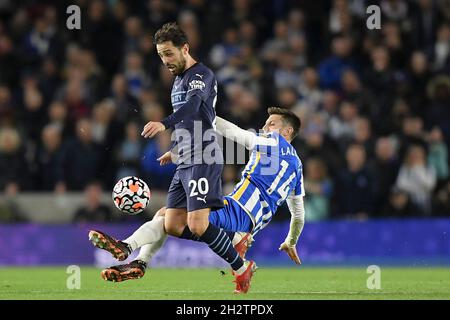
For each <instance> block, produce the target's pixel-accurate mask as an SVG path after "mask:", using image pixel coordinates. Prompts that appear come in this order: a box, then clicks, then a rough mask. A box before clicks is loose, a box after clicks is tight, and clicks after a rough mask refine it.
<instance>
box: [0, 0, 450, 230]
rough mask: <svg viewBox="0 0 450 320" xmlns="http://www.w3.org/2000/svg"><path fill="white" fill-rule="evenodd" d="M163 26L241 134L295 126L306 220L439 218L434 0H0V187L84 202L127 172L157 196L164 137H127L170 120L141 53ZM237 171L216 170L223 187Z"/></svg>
mask: <svg viewBox="0 0 450 320" xmlns="http://www.w3.org/2000/svg"><path fill="white" fill-rule="evenodd" d="M71 4H77V5H78V6H79V7H80V8H81V30H68V29H67V27H66V19H67V18H68V16H69V15H68V14H67V13H66V8H67V7H68V6H69V5H71ZM370 4H377V5H379V6H380V8H381V29H380V30H369V29H368V28H367V27H366V19H367V17H368V15H367V14H366V8H367V6H368V5H370ZM169 21H178V23H179V24H180V25H181V27H182V28H183V29H184V30H185V32H186V33H187V35H188V38H189V42H190V50H191V53H192V55H193V56H194V57H195V58H197V59H198V61H201V62H203V63H205V64H206V65H208V66H209V67H211V68H212V69H213V70H214V71H215V73H216V77H217V79H218V82H219V99H218V102H217V113H218V115H220V116H222V117H224V118H226V119H228V120H230V121H232V122H234V123H236V124H237V125H239V126H241V127H243V128H246V129H248V128H255V129H256V128H260V127H261V126H262V125H263V122H264V120H265V118H266V117H267V114H266V112H265V110H266V108H267V107H269V106H281V107H284V108H289V109H291V110H293V111H294V112H295V113H296V114H298V115H299V116H300V117H301V120H302V129H301V134H300V136H299V137H298V138H296V139H295V140H294V142H293V144H294V146H295V147H296V149H297V152H298V154H299V155H300V157H301V159H302V161H303V166H304V168H303V170H304V178H305V189H306V198H305V199H306V212H307V216H306V218H307V220H309V221H317V220H323V219H329V218H344V217H356V218H362V219H364V218H367V217H375V218H376V217H411V216H443V215H447V216H448V215H450V181H449V162H448V145H449V141H450V1H447V0H416V1H406V0H381V1H364V0H334V1H320V0H319V1H307V0H261V1H257V0H232V1H220V0H134V1H119V0H111V1H102V0H92V1H87V0H78V1H76V0H72V1H20V2H19V1H14V0H4V1H0V190H2V191H4V192H5V193H6V194H9V195H11V194H17V193H20V192H22V191H54V192H56V193H64V192H66V191H81V190H85V189H86V190H87V191H89V190H90V189H89V188H91V189H92V188H94V189H93V190H94V191H92V190H91V191H92V192H93V193H95V192H97V191H98V190H100V191H101V188H103V189H104V190H111V188H112V186H113V185H114V182H115V181H116V180H117V179H118V178H121V177H123V176H127V175H137V176H140V177H142V178H144V179H145V180H146V181H147V182H148V184H149V186H150V188H154V189H160V190H165V189H167V188H168V186H169V183H170V181H171V177H172V175H173V172H174V169H175V168H174V166H173V165H171V166H166V167H161V166H159V163H158V162H157V161H156V158H157V156H159V155H161V154H162V153H164V152H165V151H167V150H168V147H169V145H170V142H171V141H170V132H164V133H162V134H160V135H158V137H157V138H155V139H152V140H144V139H143V138H142V137H141V136H140V132H141V129H142V127H143V125H144V124H145V123H146V122H148V121H158V120H160V119H162V118H163V117H164V116H166V115H168V114H170V113H171V112H172V107H171V105H170V90H171V86H172V81H173V78H172V76H171V75H170V73H169V72H168V71H167V70H166V68H165V67H164V66H163V65H162V64H161V62H160V59H159V57H158V55H157V53H156V50H155V46H154V45H153V43H152V35H153V34H154V32H155V31H156V30H157V29H158V28H159V27H160V26H161V25H162V24H163V23H165V22H169ZM240 169H241V167H239V166H233V165H227V166H226V167H225V169H224V174H223V183H224V191H226V192H229V191H230V189H232V187H233V185H234V184H235V183H236V182H237V181H238V180H239V174H240ZM95 190H97V191H95ZM92 192H91V193H92ZM88 193H89V192H88ZM87 202H88V204H89V202H91V203H92V202H93V201H87ZM98 205H99V206H101V204H98ZM88 207H89V205H88ZM85 209H86V208H85ZM80 210H81V209H80ZM86 210H87V211H86ZM86 210H85V211H83V210H81V211H79V212H78V213H77V215H76V216H77V217H83V216H84V217H86V216H88V217H91V218H92V217H97V216H98V217H102V216H103V213H102V210H103V211H105V210H106V209H105V208H102V209H101V210H100V213H97V214H90V213H89V210H90V208H87V209H86ZM94 211H95V210H94ZM86 212H88V213H86ZM92 219H94V220H95V219H96V218H92ZM99 219H100V220H101V219H104V218H99Z"/></svg>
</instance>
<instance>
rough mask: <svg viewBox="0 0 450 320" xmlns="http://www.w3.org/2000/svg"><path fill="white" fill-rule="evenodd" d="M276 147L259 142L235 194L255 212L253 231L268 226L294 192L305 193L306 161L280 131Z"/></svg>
mask: <svg viewBox="0 0 450 320" xmlns="http://www.w3.org/2000/svg"><path fill="white" fill-rule="evenodd" d="M265 135H266V136H267V137H273V138H275V139H277V141H278V144H277V145H276V146H274V147H268V146H260V145H258V146H256V147H255V148H254V149H253V151H252V153H251V155H250V160H249V162H248V163H247V165H246V167H245V169H244V170H243V171H242V179H241V181H240V182H239V183H238V184H237V185H236V187H235V188H234V190H233V192H232V193H231V194H230V196H231V198H233V199H234V200H235V201H237V202H238V203H239V205H240V206H241V207H242V208H243V209H244V210H245V211H246V212H247V213H248V214H249V215H250V216H251V218H252V220H253V222H254V229H253V234H255V233H257V232H258V231H259V230H261V229H262V228H264V227H265V226H266V225H267V224H268V223H269V222H270V220H271V219H272V216H273V215H274V214H275V212H276V211H277V209H278V207H279V206H281V205H282V204H283V203H284V202H285V201H286V199H287V197H288V196H289V195H290V194H295V195H302V196H304V195H305V191H304V186H303V173H302V169H303V168H302V162H301V160H300V158H299V157H298V155H297V152H296V151H295V149H294V147H293V146H292V145H291V144H290V143H289V142H288V141H286V139H284V137H283V136H281V135H279V134H278V133H270V134H265Z"/></svg>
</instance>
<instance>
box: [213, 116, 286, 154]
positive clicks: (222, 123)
mask: <svg viewBox="0 0 450 320" xmlns="http://www.w3.org/2000/svg"><path fill="white" fill-rule="evenodd" d="M216 131H217V132H219V133H220V134H221V135H222V136H224V137H225V138H227V139H230V140H233V141H235V142H236V143H238V144H241V145H243V146H245V147H246V148H247V149H249V150H252V149H254V148H255V147H256V146H257V145H263V146H276V145H277V143H278V142H277V140H276V139H275V138H267V137H263V136H258V135H256V134H255V133H253V132H250V131H247V130H244V129H242V128H239V127H238V126H237V125H235V124H234V123H231V122H229V121H227V120H225V119H223V118H221V117H216Z"/></svg>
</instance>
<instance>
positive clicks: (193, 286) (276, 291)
mask: <svg viewBox="0 0 450 320" xmlns="http://www.w3.org/2000/svg"><path fill="white" fill-rule="evenodd" d="M369 276H370V275H369V274H367V273H366V269H365V268H364V267H360V268H358V267H354V268H343V267H337V268H330V267H327V268H314V267H303V266H301V267H298V268H265V267H262V268H260V269H258V270H257V272H256V274H255V276H254V278H253V281H252V287H251V289H250V292H249V293H248V294H246V295H235V294H233V293H232V292H233V288H234V287H233V285H234V284H233V283H232V282H231V281H232V277H231V275H230V273H229V272H228V271H227V272H226V274H225V275H222V274H221V272H220V270H219V269H161V268H158V269H148V270H147V273H146V275H145V276H144V277H143V278H142V279H139V280H130V281H126V282H122V283H112V282H106V281H104V280H103V279H101V277H100V269H97V268H93V267H81V288H80V289H73V290H69V289H67V286H66V282H67V278H68V277H69V274H67V273H66V268H64V267H52V268H0V299H33V300H43V299H58V300H59V299H113V300H114V299H133V300H134V299H164V300H167V299H170V300H172V299H174V300H176V299H186V300H188V299H201V300H215V299H225V300H228V299H233V300H241V299H242V300H249V299H264V300H265V299H270V300H276V299H282V300H287V299H296V300H297V299H446V300H448V299H450V269H448V268H447V269H446V268H387V267H381V289H379V290H376V289H374V290H370V289H368V288H367V286H366V282H367V278H368V277H369Z"/></svg>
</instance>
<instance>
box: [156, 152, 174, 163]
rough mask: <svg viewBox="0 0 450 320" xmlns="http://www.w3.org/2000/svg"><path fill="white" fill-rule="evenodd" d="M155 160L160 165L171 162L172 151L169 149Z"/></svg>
mask: <svg viewBox="0 0 450 320" xmlns="http://www.w3.org/2000/svg"><path fill="white" fill-rule="evenodd" d="M156 160H158V161H159V165H160V166H165V165H166V164H169V163H172V153H171V152H170V151H167V152H166V153H164V154H163V155H162V156H161V157H159V158H158V159H156Z"/></svg>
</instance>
